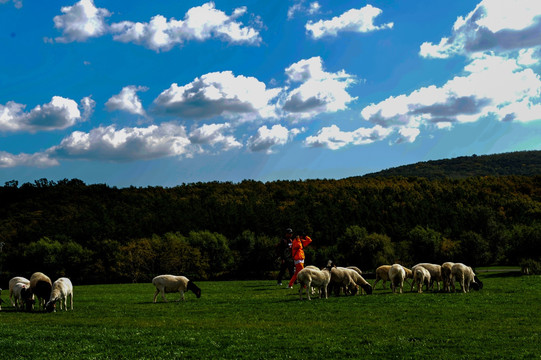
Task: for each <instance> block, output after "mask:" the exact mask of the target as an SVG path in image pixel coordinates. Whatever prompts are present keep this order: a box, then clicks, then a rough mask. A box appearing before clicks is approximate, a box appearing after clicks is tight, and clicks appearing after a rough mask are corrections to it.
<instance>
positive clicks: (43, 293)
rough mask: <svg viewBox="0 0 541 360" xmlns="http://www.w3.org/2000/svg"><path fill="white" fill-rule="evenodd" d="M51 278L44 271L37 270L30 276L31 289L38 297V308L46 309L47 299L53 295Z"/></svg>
mask: <svg viewBox="0 0 541 360" xmlns="http://www.w3.org/2000/svg"><path fill="white" fill-rule="evenodd" d="M52 287H53V283H52V282H51V279H49V277H48V276H47V275H45V274H43V273H40V272H35V273H33V274H32V276H31V277H30V289H31V290H32V293H33V294H34V295H36V297H37V298H38V308H39V309H42V310H45V301H46V300H47V299H49V298H50V297H51V288H52Z"/></svg>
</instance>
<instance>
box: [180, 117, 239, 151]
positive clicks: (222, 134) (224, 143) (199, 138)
mask: <svg viewBox="0 0 541 360" xmlns="http://www.w3.org/2000/svg"><path fill="white" fill-rule="evenodd" d="M231 128H232V126H231V124H229V123H224V124H210V125H207V124H205V125H203V126H201V127H199V128H197V129H195V130H193V131H192V132H191V133H190V136H189V139H190V141H191V143H192V144H194V145H199V146H204V145H210V146H212V147H214V148H216V147H219V148H220V149H221V150H224V151H227V150H231V149H235V148H240V147H242V144H241V143H240V142H238V141H237V140H236V139H235V137H234V136H233V135H230V134H227V132H228V131H230V130H231Z"/></svg>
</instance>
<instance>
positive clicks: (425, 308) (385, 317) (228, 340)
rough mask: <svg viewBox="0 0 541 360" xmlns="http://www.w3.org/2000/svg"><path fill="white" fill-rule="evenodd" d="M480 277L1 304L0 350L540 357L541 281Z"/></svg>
mask: <svg viewBox="0 0 541 360" xmlns="http://www.w3.org/2000/svg"><path fill="white" fill-rule="evenodd" d="M481 279H482V280H483V281H484V285H485V287H484V289H483V290H482V291H480V292H472V293H469V294H462V293H456V294H444V293H430V292H428V293H423V294H417V293H410V292H407V293H405V294H402V295H397V294H395V295H393V294H391V293H390V290H389V289H387V290H382V289H381V285H380V284H378V288H377V289H376V290H375V291H374V294H373V295H370V296H366V295H363V296H355V297H344V296H341V297H330V298H329V299H327V300H321V299H313V300H312V301H302V302H301V301H299V298H298V287H296V288H295V289H294V290H287V289H285V287H278V286H276V285H275V283H274V282H273V281H231V282H229V281H223V282H198V283H197V284H198V285H199V286H200V287H201V288H202V290H203V295H202V297H201V298H200V299H196V298H195V296H194V295H193V294H192V293H188V294H186V301H185V302H169V303H162V302H160V303H157V304H153V303H152V297H153V292H154V289H153V287H152V285H151V284H122V285H95V286H76V287H75V310H74V311H73V312H57V313H22V312H21V313H17V312H15V311H13V308H12V307H11V306H9V304H6V303H4V306H3V311H2V312H0V349H1V353H2V355H4V357H5V358H9V359H17V358H20V359H23V358H25V359H53V358H54V359H58V358H63V359H80V358H84V359H108V358H110V359H128V358H129V359H143V358H146V359H201V358H206V359H289V358H293V359H323V358H325V359H329V358H330V359H339V358H362V359H382V358H398V359H540V358H541V357H540V352H539V342H540V340H541V305H540V300H541V276H504V277H498V276H497V274H492V273H487V274H486V275H482V276H481ZM6 293H7V291H5V292H4V294H3V298H4V301H6V302H7V301H8V299H7V294H6ZM178 297H179V296H178V294H169V295H168V299H170V300H176V299H178Z"/></svg>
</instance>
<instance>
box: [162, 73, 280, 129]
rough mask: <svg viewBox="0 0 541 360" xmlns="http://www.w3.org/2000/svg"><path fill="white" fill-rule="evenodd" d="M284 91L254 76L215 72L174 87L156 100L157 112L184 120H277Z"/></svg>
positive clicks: (173, 85)
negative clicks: (276, 102)
mask: <svg viewBox="0 0 541 360" xmlns="http://www.w3.org/2000/svg"><path fill="white" fill-rule="evenodd" d="M281 90H282V89H279V88H277V89H267V87H266V85H265V84H264V83H262V82H260V81H259V80H257V79H256V78H254V77H246V76H242V75H240V76H235V75H234V74H233V73H232V72H231V71H223V72H214V73H209V74H206V75H203V76H201V77H200V78H196V79H194V81H192V82H191V83H189V84H186V85H183V86H178V85H177V84H176V83H174V84H172V85H171V87H169V89H167V90H165V91H163V92H162V93H161V94H160V95H159V96H158V97H157V98H156V99H155V100H154V111H156V112H158V113H166V114H171V115H175V116H179V117H183V118H191V119H203V118H211V117H215V116H227V117H243V116H256V117H261V118H271V117H276V112H275V106H274V105H272V104H271V100H273V99H274V98H275V97H276V96H277V95H278V94H279V93H280V92H281Z"/></svg>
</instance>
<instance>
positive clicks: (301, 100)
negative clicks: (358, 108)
mask: <svg viewBox="0 0 541 360" xmlns="http://www.w3.org/2000/svg"><path fill="white" fill-rule="evenodd" d="M285 72H286V75H287V76H288V79H289V81H290V82H302V84H301V85H300V86H299V87H297V88H295V89H293V90H291V91H290V92H289V94H288V95H287V96H286V98H285V101H284V103H283V106H282V108H283V110H285V111H286V112H288V113H289V114H291V115H293V116H297V117H301V118H308V117H312V116H315V115H317V114H320V113H324V112H336V111H339V110H345V109H347V104H349V103H350V102H352V101H354V100H355V99H356V98H355V97H352V96H351V95H349V93H348V92H347V91H346V89H347V88H348V87H349V86H350V85H351V84H353V83H354V82H355V79H354V77H353V76H352V75H349V74H347V73H346V72H345V71H344V70H342V71H339V72H337V73H329V72H326V71H325V70H324V69H323V61H322V60H321V58H320V57H313V58H310V59H306V60H301V61H299V62H297V63H295V64H292V65H291V66H289V67H288V68H287V69H286V70H285Z"/></svg>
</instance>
